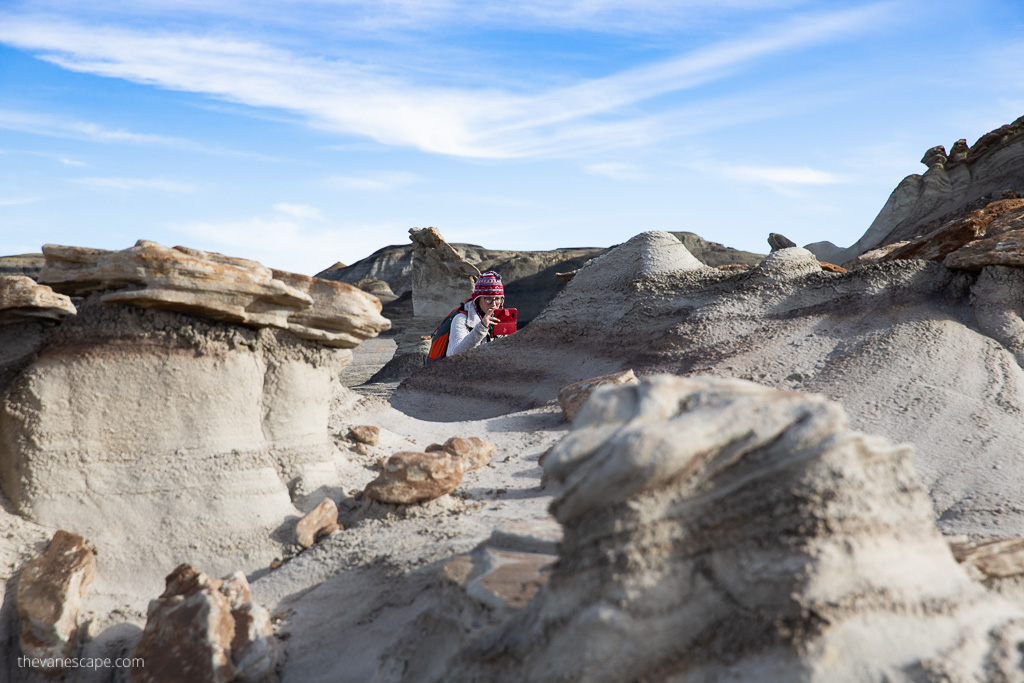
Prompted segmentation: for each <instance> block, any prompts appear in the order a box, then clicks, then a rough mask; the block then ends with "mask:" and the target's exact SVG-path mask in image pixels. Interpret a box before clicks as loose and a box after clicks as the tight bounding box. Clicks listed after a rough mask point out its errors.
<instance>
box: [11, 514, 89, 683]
mask: <svg viewBox="0 0 1024 683" xmlns="http://www.w3.org/2000/svg"><path fill="white" fill-rule="evenodd" d="M95 576H96V556H95V554H94V553H93V551H92V548H90V547H88V545H86V543H85V539H84V538H82V537H81V536H78V535H77V534H71V533H68V532H66V531H62V530H61V531H57V533H55V534H54V535H53V539H52V540H51V541H50V544H49V546H48V547H47V548H46V552H44V553H43V554H42V555H41V556H40V557H38V558H36V559H35V560H33V561H32V562H30V563H29V564H28V565H27V566H26V567H25V568H24V569H23V570H22V572H21V576H20V578H19V579H18V590H17V592H16V593H15V606H16V609H17V612H18V618H19V619H21V637H20V638H19V641H18V642H19V645H20V648H21V654H22V655H23V656H25V657H28V658H29V659H38V660H41V661H42V662H43V665H42V666H40V667H38V668H41V669H43V670H45V671H46V672H47V673H50V674H62V673H64V672H65V671H66V670H67V666H65V662H66V661H68V658H70V657H71V656H72V655H73V654H74V652H75V648H76V647H77V646H78V632H79V618H80V617H81V614H82V599H83V596H84V595H85V591H86V589H87V588H88V587H89V585H90V584H91V583H92V581H93V579H94V578H95Z"/></svg>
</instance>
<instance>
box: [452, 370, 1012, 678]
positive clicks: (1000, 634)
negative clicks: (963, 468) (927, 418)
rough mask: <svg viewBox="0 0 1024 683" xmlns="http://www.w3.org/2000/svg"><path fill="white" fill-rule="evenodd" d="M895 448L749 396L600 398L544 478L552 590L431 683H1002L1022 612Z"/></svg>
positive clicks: (804, 400)
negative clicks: (942, 525)
mask: <svg viewBox="0 0 1024 683" xmlns="http://www.w3.org/2000/svg"><path fill="white" fill-rule="evenodd" d="M681 435H685V438H680V437H681ZM910 451H911V449H910V448H909V447H907V446H893V445H891V444H890V443H888V442H887V441H885V440H884V439H880V438H878V437H874V436H868V435H865V434H862V433H859V432H855V431H852V430H850V429H849V427H848V426H847V421H846V417H845V415H844V414H843V411H842V409H841V408H839V406H837V405H836V404H834V403H831V402H829V401H827V400H826V399H824V398H823V397H820V396H814V395H808V394H804V393H798V392H784V391H774V390H770V389H766V388H764V387H761V386H758V385H755V384H753V383H749V382H743V381H738V380H727V379H713V378H700V377H696V378H681V377H670V376H657V377H649V378H644V379H642V380H641V381H640V384H638V385H631V386H623V387H616V388H614V389H610V390H606V391H603V392H601V393H600V394H599V395H596V396H595V397H594V398H593V399H592V400H591V401H590V402H589V403H588V404H587V406H586V407H585V408H584V411H583V412H582V413H581V414H580V415H579V416H578V418H577V420H576V422H575V423H574V429H573V431H572V432H570V433H569V434H568V435H567V436H566V437H565V438H564V439H563V440H562V441H561V442H559V443H558V444H557V445H556V446H555V448H554V449H553V450H552V452H551V454H550V456H549V457H548V458H547V460H546V462H545V470H546V471H547V473H548V474H549V476H551V477H552V478H554V479H555V480H557V481H559V482H561V484H562V485H563V486H564V489H563V490H562V493H561V494H560V495H558V496H557V498H556V499H555V501H554V502H553V504H552V510H553V512H554V513H555V516H556V517H557V519H558V520H559V521H560V522H561V523H562V525H563V527H564V530H565V539H564V541H563V543H562V544H561V546H560V561H559V562H558V563H557V564H556V565H555V568H554V570H553V571H552V574H551V578H550V581H549V582H548V584H547V586H546V587H545V588H543V589H542V590H541V591H540V592H539V593H538V594H537V596H536V597H535V598H534V599H533V601H532V602H530V603H529V604H528V605H527V606H526V607H525V608H524V609H523V610H522V611H520V612H519V613H518V614H516V615H514V616H513V617H511V618H510V619H509V620H508V621H507V622H506V623H505V624H504V625H503V626H502V627H501V628H499V629H496V630H495V631H494V632H492V633H489V634H487V635H485V636H484V637H482V638H481V639H479V640H478V641H476V642H475V643H473V644H472V645H470V646H469V647H467V648H466V649H464V650H463V651H462V653H461V655H459V656H458V657H456V658H455V659H453V660H452V661H451V662H450V663H449V665H448V666H447V669H446V671H445V674H444V676H443V677H441V678H437V679H436V680H489V681H513V680H515V681H519V680H587V681H594V682H600V681H608V682H609V683H611V682H613V681H623V680H673V681H705V680H744V681H779V680H802V681H823V682H824V681H829V682H833V681H840V682H842V681H863V680H889V681H908V682H909V681H948V680H964V681H967V680H993V679H999V680H1012V679H1013V678H1014V677H1015V676H1017V675H1019V668H1018V667H1019V654H1018V652H1019V648H1020V647H1022V646H1024V611H1022V610H1021V609H1020V608H1017V607H1015V606H1013V605H1012V604H1010V603H1009V602H1007V601H1005V600H1003V599H1002V598H999V597H997V596H994V595H992V594H990V593H988V592H986V591H985V590H984V589H983V588H982V587H981V586H979V585H978V584H976V583H974V582H972V581H971V580H970V579H969V577H968V576H967V575H966V574H965V572H964V571H963V570H962V569H961V567H960V566H959V565H958V564H957V562H956V560H955V559H954V558H953V555H952V553H951V552H950V550H949V547H948V546H947V544H946V542H945V541H944V539H943V538H942V537H941V535H940V534H939V533H938V532H937V530H936V528H935V526H934V524H933V522H932V517H931V509H930V505H929V502H928V498H927V495H926V493H925V490H924V489H923V488H922V487H921V485H920V484H919V482H918V481H917V479H916V477H915V475H914V471H913V467H912V465H911V459H910ZM911 634H913V635H911ZM838 653H841V655H840V654H838Z"/></svg>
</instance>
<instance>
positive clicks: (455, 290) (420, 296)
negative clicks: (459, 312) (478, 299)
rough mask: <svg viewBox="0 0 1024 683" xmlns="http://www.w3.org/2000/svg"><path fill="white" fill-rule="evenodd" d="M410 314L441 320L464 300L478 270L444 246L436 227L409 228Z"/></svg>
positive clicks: (445, 244) (425, 318)
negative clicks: (411, 312)
mask: <svg viewBox="0 0 1024 683" xmlns="http://www.w3.org/2000/svg"><path fill="white" fill-rule="evenodd" d="M409 236H410V238H411V239H412V242H413V249H412V309H413V315H415V316H416V317H417V318H421V319H424V320H428V321H434V320H441V319H443V318H444V317H445V316H446V315H448V313H449V312H450V311H451V310H452V308H454V307H455V306H457V305H458V304H459V303H460V302H462V301H465V300H466V298H468V296H469V293H470V292H472V291H473V283H474V282H476V279H477V278H478V277H480V271H479V270H478V269H477V267H476V266H474V265H473V264H472V263H470V262H469V261H467V260H466V259H465V258H463V257H462V255H461V254H460V253H459V252H457V251H456V250H455V248H454V247H452V245H450V244H448V243H447V242H446V241H445V240H444V238H443V237H441V233H440V232H439V231H438V230H437V228H423V229H422V230H417V229H416V228H411V229H410V230H409Z"/></svg>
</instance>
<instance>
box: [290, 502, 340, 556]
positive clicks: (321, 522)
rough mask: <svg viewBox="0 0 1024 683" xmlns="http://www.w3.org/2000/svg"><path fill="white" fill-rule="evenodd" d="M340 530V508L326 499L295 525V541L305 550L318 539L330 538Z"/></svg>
mask: <svg viewBox="0 0 1024 683" xmlns="http://www.w3.org/2000/svg"><path fill="white" fill-rule="evenodd" d="M339 528H341V527H340V526H339V524H338V506H337V505H335V503H334V501H333V500H331V499H330V498H324V499H323V500H322V501H321V502H320V504H319V505H317V506H316V507H315V508H313V509H312V510H310V511H309V512H307V513H306V514H305V515H304V516H303V517H302V519H300V520H299V522H298V524H296V525H295V540H296V542H297V543H298V544H299V545H301V546H302V547H303V548H309V547H310V546H312V545H313V544H314V543H315V542H316V541H317V539H318V538H323V537H324V536H330V535H331V534H333V533H334V532H335V531H337V530H338V529H339Z"/></svg>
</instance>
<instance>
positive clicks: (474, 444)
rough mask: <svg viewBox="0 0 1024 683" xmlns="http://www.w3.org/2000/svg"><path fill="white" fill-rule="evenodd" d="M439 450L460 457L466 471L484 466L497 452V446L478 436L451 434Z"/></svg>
mask: <svg viewBox="0 0 1024 683" xmlns="http://www.w3.org/2000/svg"><path fill="white" fill-rule="evenodd" d="M428 449H429V446H428ZM440 450H443V451H446V452H447V453H450V454H452V455H454V456H455V457H456V458H461V459H462V464H463V469H464V470H465V471H466V472H468V471H470V470H476V469H480V468H481V467H486V466H487V463H489V462H490V461H491V459H492V458H493V457H494V454H495V453H497V452H498V447H497V446H495V445H494V444H493V443H491V442H490V441H488V440H487V439H482V438H480V437H479V436H470V437H465V436H453V437H452V438H450V439H448V440H447V441H445V442H444V443H443V444H442V445H441V448H440Z"/></svg>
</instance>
